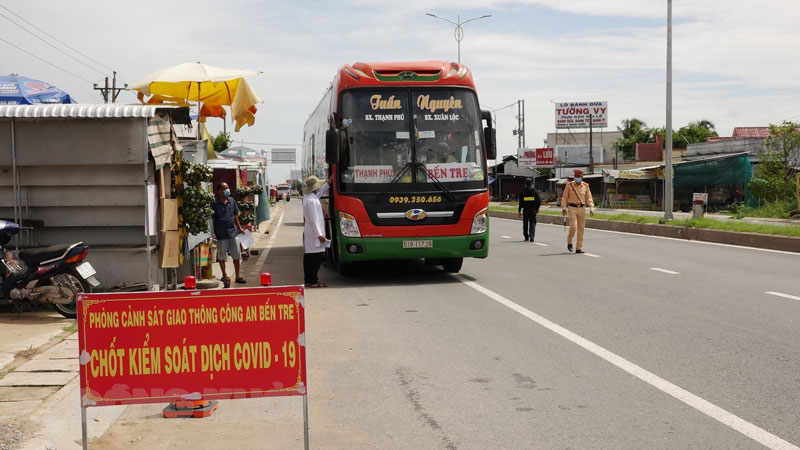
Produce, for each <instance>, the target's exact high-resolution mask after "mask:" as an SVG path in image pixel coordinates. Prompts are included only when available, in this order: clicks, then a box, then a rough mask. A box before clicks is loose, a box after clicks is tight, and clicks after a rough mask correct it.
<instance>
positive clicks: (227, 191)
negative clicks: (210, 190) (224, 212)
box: [222, 189, 231, 197]
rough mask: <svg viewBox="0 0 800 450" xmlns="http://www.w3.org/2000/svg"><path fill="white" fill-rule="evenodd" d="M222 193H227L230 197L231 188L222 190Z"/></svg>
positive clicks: (226, 195)
mask: <svg viewBox="0 0 800 450" xmlns="http://www.w3.org/2000/svg"><path fill="white" fill-rule="evenodd" d="M222 193H223V194H225V197H230V195H231V190H230V189H225V190H224V191H222Z"/></svg>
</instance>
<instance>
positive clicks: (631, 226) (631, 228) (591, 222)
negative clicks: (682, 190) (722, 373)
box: [489, 210, 800, 253]
mask: <svg viewBox="0 0 800 450" xmlns="http://www.w3.org/2000/svg"><path fill="white" fill-rule="evenodd" d="M587 215H588V213H587ZM489 216H490V217H499V218H503V219H511V220H520V219H519V217H518V215H517V213H516V212H513V211H491V210H490V211H489ZM536 221H537V222H538V223H552V224H557V225H561V224H562V223H563V219H562V217H561V216H554V215H551V214H539V215H538V216H536ZM586 228H594V229H598V230H608V231H621V232H623V233H635V234H647V235H651V236H661V237H669V238H675V239H686V240H691V241H704V242H716V243H719V244H731V245H742V246H745V247H756V248H767V249H770V250H783V251H787V252H798V253H800V237H791V236H778V235H772V234H760V233H744V232H739V231H725V230H710V229H706V228H691V227H679V226H674V225H661V224H656V223H636V222H622V221H618V220H600V219H592V218H588V217H587V219H586Z"/></svg>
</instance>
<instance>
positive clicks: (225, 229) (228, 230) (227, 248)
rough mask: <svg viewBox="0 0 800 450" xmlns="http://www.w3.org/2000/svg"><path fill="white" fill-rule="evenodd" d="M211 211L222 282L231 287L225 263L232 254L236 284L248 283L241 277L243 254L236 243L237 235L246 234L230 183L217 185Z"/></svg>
mask: <svg viewBox="0 0 800 450" xmlns="http://www.w3.org/2000/svg"><path fill="white" fill-rule="evenodd" d="M211 209H213V210H214V216H213V218H214V221H213V222H214V238H215V239H216V240H217V262H219V267H220V269H222V282H223V284H224V285H225V286H229V285H230V282H231V279H230V278H229V277H228V273H227V270H226V269H225V261H226V260H227V259H228V253H230V255H231V258H233V268H234V270H235V271H236V282H237V283H246V281H245V279H244V278H242V277H241V276H240V275H239V261H241V259H242V252H241V251H240V250H239V243H238V242H237V241H236V235H237V234H239V233H244V229H243V228H242V225H241V224H240V223H239V207H238V206H237V205H236V201H234V200H233V197H231V190H230V188H229V187H228V183H219V184H218V185H217V199H216V200H215V201H214V203H212V204H211Z"/></svg>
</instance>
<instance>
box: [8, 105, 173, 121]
mask: <svg viewBox="0 0 800 450" xmlns="http://www.w3.org/2000/svg"><path fill="white" fill-rule="evenodd" d="M165 108H174V106H164V105H120V104H116V103H111V104H103V105H91V104H81V103H72V104H60V103H59V104H52V105H0V117H8V118H18V119H19V118H25V119H28V118H36V119H43V118H82V119H116V118H129V117H153V116H155V114H156V110H158V109H165Z"/></svg>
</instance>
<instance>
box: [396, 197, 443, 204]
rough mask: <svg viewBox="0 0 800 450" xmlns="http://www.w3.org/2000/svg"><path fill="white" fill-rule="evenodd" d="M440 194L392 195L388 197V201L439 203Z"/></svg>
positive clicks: (440, 199) (440, 200)
mask: <svg viewBox="0 0 800 450" xmlns="http://www.w3.org/2000/svg"><path fill="white" fill-rule="evenodd" d="M441 202H442V196H441V195H428V196H425V195H394V196H391V197H389V203H441Z"/></svg>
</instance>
